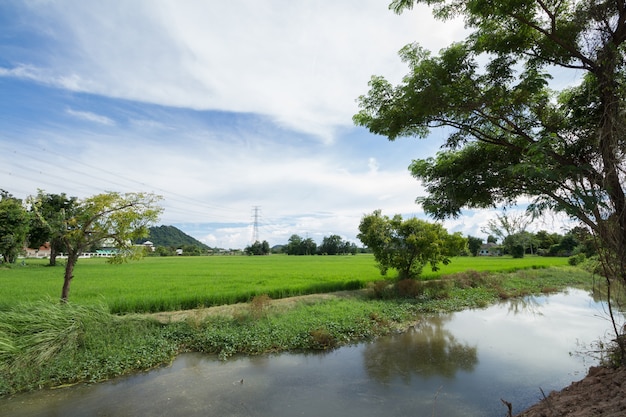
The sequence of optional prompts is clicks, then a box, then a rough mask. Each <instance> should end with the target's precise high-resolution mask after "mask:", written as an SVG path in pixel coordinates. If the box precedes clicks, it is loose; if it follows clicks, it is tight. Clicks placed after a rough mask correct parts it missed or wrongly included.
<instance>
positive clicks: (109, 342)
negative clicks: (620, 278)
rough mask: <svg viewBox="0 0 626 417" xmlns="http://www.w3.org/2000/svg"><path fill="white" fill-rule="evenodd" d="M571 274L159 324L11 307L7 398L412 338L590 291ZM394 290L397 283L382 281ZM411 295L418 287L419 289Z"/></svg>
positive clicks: (538, 272)
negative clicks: (183, 361)
mask: <svg viewBox="0 0 626 417" xmlns="http://www.w3.org/2000/svg"><path fill="white" fill-rule="evenodd" d="M590 281H591V278H590V276H589V274H588V273H586V272H584V271H582V270H580V269H576V268H571V267H558V268H546V269H531V270H522V271H518V272H516V273H496V274H492V273H478V272H475V271H474V272H464V273H457V274H452V275H447V276H443V277H441V278H440V279H438V280H435V281H431V282H430V283H424V284H420V285H419V286H420V288H418V286H415V287H414V291H415V292H413V293H411V292H407V290H406V289H405V290H403V291H404V293H400V292H398V291H397V290H396V291H395V292H389V291H388V292H383V293H377V292H376V291H375V289H374V284H370V285H369V288H368V289H367V290H364V291H358V292H355V293H354V295H353V296H350V297H348V296H345V297H335V298H331V299H327V300H325V301H324V300H322V301H319V302H315V303H311V302H299V303H295V304H293V305H292V306H291V307H288V308H287V307H278V306H276V305H274V304H273V303H272V302H271V298H270V297H269V296H267V295H260V296H256V297H253V299H252V301H251V302H250V303H248V304H246V305H243V306H240V308H239V309H237V310H233V312H232V313H231V314H228V315H206V316H202V315H197V316H189V318H187V319H185V320H182V321H175V320H162V321H157V320H156V319H154V318H152V317H151V316H148V315H143V314H126V315H115V314H110V311H109V306H107V305H106V304H105V303H104V302H103V301H100V302H96V303H93V304H80V303H78V302H74V301H71V302H70V303H68V304H60V303H58V301H57V299H56V298H46V299H43V300H40V301H22V302H18V303H14V304H12V305H11V306H9V307H8V308H4V309H2V310H1V311H0V395H9V394H12V393H16V392H20V391H27V390H34V389H39V388H45V387H54V386H60V385H64V384H73V383H78V382H95V381H102V380H106V379H109V378H114V377H116V376H120V375H124V374H128V373H131V372H135V371H140V370H146V369H150V368H153V367H155V366H159V365H162V364H167V363H169V362H170V361H171V360H172V359H173V358H174V357H175V356H176V355H177V354H178V353H180V352H186V351H196V352H205V353H210V354H215V355H218V356H219V357H220V358H222V359H227V358H228V357H229V356H231V355H234V354H261V353H267V352H279V351H301V350H310V349H332V348H333V347H336V346H341V345H344V344H348V343H353V342H356V341H360V340H364V339H368V338H373V337H377V336H379V335H383V334H388V333H389V332H393V331H398V330H401V329H404V328H406V327H407V326H408V325H409V324H411V323H413V322H415V321H416V320H418V319H419V317H420V315H421V314H425V313H431V312H443V311H457V310H462V309H465V308H474V307H483V306H486V305H489V304H491V303H493V302H495V301H497V300H498V299H501V298H506V297H509V296H516V295H519V294H527V293H538V292H544V291H552V290H556V289H562V288H565V287H570V286H579V287H580V286H585V285H587V286H588V285H590ZM384 283H385V285H386V287H387V288H389V284H390V283H391V282H390V281H384ZM412 288H413V287H412Z"/></svg>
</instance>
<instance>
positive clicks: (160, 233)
mask: <svg viewBox="0 0 626 417" xmlns="http://www.w3.org/2000/svg"><path fill="white" fill-rule="evenodd" d="M146 240H149V241H150V242H152V243H153V244H154V246H167V247H169V246H173V247H175V248H180V247H182V246H185V245H193V246H196V247H199V248H201V249H210V248H209V247H208V246H207V245H205V244H204V243H202V242H200V241H199V240H197V239H195V238H193V237H191V236H189V235H188V234H186V233H184V232H183V231H181V230H180V229H178V228H176V227H174V226H158V227H151V228H150V236H148V238H147V239H142V241H141V242H138V243H143V242H145V241H146Z"/></svg>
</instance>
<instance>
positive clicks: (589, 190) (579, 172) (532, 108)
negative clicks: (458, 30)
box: [354, 0, 626, 281]
mask: <svg viewBox="0 0 626 417" xmlns="http://www.w3.org/2000/svg"><path fill="white" fill-rule="evenodd" d="M421 3H424V4H427V5H430V6H432V7H433V13H434V15H435V16H436V17H437V18H439V19H442V20H446V19H451V18H457V17H460V18H463V19H464V21H465V24H466V27H467V28H468V29H469V30H470V31H471V33H470V34H469V35H468V36H467V37H466V38H465V39H464V40H462V41H460V42H457V43H454V44H452V45H450V46H448V47H447V48H445V49H443V50H441V51H440V52H439V54H438V55H432V54H431V52H429V51H427V50H425V49H424V48H422V47H420V46H419V45H417V44H411V45H407V46H406V47H405V48H403V49H402V50H401V52H400V56H401V58H402V60H403V61H404V62H406V63H407V65H408V67H409V73H408V74H407V75H406V76H405V77H404V79H403V81H402V82H401V83H400V84H399V85H397V86H393V85H392V84H391V83H389V82H388V81H387V80H386V79H384V78H383V77H380V76H374V77H372V79H371V81H370V83H369V85H370V90H369V92H368V94H367V95H364V96H361V97H360V98H359V105H360V108H361V110H360V111H359V113H358V114H356V115H355V116H354V121H355V123H356V124H357V125H361V126H365V127H367V128H368V129H369V130H370V131H371V132H374V133H377V134H381V135H385V136H387V137H388V138H389V139H390V140H395V139H396V138H398V137H400V136H418V137H426V136H428V134H429V132H430V130H431V129H432V128H437V127H448V128H450V129H451V130H450V134H449V136H448V137H447V140H446V141H445V143H444V145H443V150H442V151H441V152H439V153H438V154H437V155H436V156H435V157H430V158H425V159H417V160H415V161H413V163H412V164H411V166H410V170H411V172H412V174H413V175H414V176H415V177H416V178H417V179H419V180H421V181H422V182H423V183H424V184H425V187H426V191H427V195H426V196H422V197H419V198H418V201H419V202H420V203H421V204H422V206H423V208H424V210H425V211H426V212H427V213H429V214H431V215H432V216H434V217H435V218H437V219H443V218H447V217H456V216H459V215H460V214H461V209H462V208H487V207H493V206H498V205H502V206H509V205H512V204H515V203H516V202H517V201H519V199H520V198H527V197H531V198H532V199H533V201H532V204H531V205H530V207H529V208H530V210H532V211H535V212H537V213H541V212H543V211H545V210H556V211H561V212H564V213H566V214H567V215H569V216H571V217H573V218H576V219H578V220H580V221H581V222H582V223H584V224H585V225H586V227H588V228H589V229H590V230H592V231H593V232H594V234H595V235H596V236H597V237H598V239H599V241H600V243H601V247H602V248H603V249H604V252H603V253H604V257H605V260H606V262H604V263H603V264H604V265H605V266H611V270H607V271H605V272H606V273H607V274H608V275H611V276H612V277H619V278H622V280H623V281H626V194H625V190H624V187H623V184H624V183H625V181H624V179H625V178H624V173H625V169H626V166H625V159H624V152H625V151H626V134H625V133H626V129H625V127H626V126H625V124H626V118H625V117H624V114H625V111H626V108H625V97H626V88H625V87H626V86H625V85H624V81H625V80H626V77H625V66H624V48H625V46H624V42H625V41H626V2H624V1H614V0H613V1H608V0H605V1H600V0H580V1H575V0H559V1H553V0H534V1H523V2H520V1H518V0H490V1H485V0H469V1H460V0H394V1H393V2H392V3H391V5H390V8H391V9H393V10H394V11H395V12H398V13H400V12H402V11H403V10H405V9H407V8H411V7H413V6H414V5H415V4H421ZM557 70H558V74H559V76H561V77H567V78H566V79H568V80H574V79H580V82H579V83H578V84H576V85H574V86H571V87H568V88H565V89H562V90H561V91H553V90H552V89H551V88H550V87H551V86H550V83H551V81H552V75H551V73H557ZM568 71H569V72H571V74H569V75H568V74H567V72H568Z"/></svg>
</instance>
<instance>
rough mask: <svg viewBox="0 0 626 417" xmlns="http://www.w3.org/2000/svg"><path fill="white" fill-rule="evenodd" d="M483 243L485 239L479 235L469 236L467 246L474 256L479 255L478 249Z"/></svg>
mask: <svg viewBox="0 0 626 417" xmlns="http://www.w3.org/2000/svg"><path fill="white" fill-rule="evenodd" d="M482 245H483V240H482V239H481V238H479V237H474V236H467V247H468V249H469V251H470V253H471V254H472V256H478V251H480V247H481V246H482Z"/></svg>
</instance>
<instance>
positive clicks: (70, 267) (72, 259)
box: [61, 253, 78, 303]
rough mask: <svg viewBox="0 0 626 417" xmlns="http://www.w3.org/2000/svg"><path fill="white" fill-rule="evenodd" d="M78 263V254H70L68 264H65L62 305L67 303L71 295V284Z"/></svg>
mask: <svg viewBox="0 0 626 417" xmlns="http://www.w3.org/2000/svg"><path fill="white" fill-rule="evenodd" d="M76 261H78V253H76V254H74V253H68V255H67V264H65V277H64V280H63V290H62V291H61V302H62V303H67V299H68V297H69V295H70V284H71V283H72V278H74V266H75V265H76Z"/></svg>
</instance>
